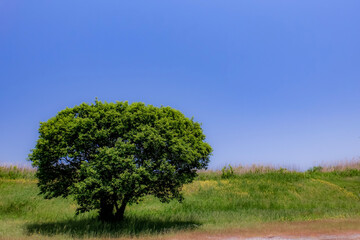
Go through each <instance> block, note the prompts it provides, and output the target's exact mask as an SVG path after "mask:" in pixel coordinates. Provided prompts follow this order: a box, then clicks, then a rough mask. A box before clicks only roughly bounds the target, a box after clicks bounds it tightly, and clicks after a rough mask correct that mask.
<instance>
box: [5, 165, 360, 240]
mask: <svg viewBox="0 0 360 240" xmlns="http://www.w3.org/2000/svg"><path fill="white" fill-rule="evenodd" d="M357 166H360V164H359V165H355V166H352V167H351V168H346V167H345V168H313V169H311V170H310V171H307V172H295V171H287V170H286V169H277V170H276V169H272V168H266V167H251V168H246V169H245V168H241V167H237V168H234V169H233V172H234V173H233V174H228V175H226V174H225V175H224V176H226V177H222V172H221V171H217V172H214V171H203V172H201V173H200V174H199V177H198V179H197V180H196V181H194V182H193V183H192V184H188V185H185V186H184V188H183V191H184V194H185V201H184V202H183V203H182V204H180V203H178V202H176V201H173V202H170V203H169V204H163V203H160V202H159V201H158V200H157V199H154V198H152V197H148V198H146V199H145V201H143V202H141V203H140V204H137V205H132V206H128V207H127V209H126V212H125V221H124V222H122V223H102V222H100V221H98V220H97V219H96V217H95V216H96V213H95V212H90V213H87V214H83V215H79V216H75V209H76V204H75V203H74V202H73V201H72V200H71V199H61V198H59V199H52V200H44V199H43V198H42V196H39V195H38V189H37V186H36V179H35V177H34V170H29V169H22V168H14V167H1V168H0V239H48V238H49V239H72V238H114V237H147V236H150V237H154V236H159V237H160V236H164V234H165V235H166V234H176V233H178V232H184V233H188V232H196V231H199V232H203V231H223V230H226V229H232V230H234V229H240V228H241V229H244V228H252V227H254V226H256V225H258V224H272V223H279V222H280V223H283V222H306V221H313V220H334V221H336V220H341V219H350V220H351V221H352V222H353V224H354V226H356V225H358V226H359V229H358V230H359V231H360V224H359V223H360V170H359V168H358V167H357ZM228 172H229V169H227V170H224V173H228Z"/></svg>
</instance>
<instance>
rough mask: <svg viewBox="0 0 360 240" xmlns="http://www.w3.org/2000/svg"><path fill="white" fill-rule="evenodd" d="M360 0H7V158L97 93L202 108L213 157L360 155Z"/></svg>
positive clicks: (20, 154) (197, 111)
mask: <svg viewBox="0 0 360 240" xmlns="http://www.w3.org/2000/svg"><path fill="white" fill-rule="evenodd" d="M359 11H360V1H357V0H347V1H340V0H338V1H333V0H317V1H313V0H301V1H289V0H282V1H280V0H272V1H265V0H262V1H256V0H252V1H238V0H234V1H231V0H228V1H223V0H218V1H212V0H206V1H205V0H199V1H194V0H182V1H168V0H164V1H115V0H114V1H89V0H87V1H67V0H63V1H44V0H39V1H17V0H2V1H0V104H1V110H2V111H1V112H2V114H1V117H0V133H1V134H0V164H20V165H26V164H29V163H28V162H27V161H26V158H27V154H28V153H29V152H30V149H31V148H33V147H34V146H35V143H36V140H37V136H38V135H37V129H38V127H39V122H40V121H46V120H47V119H49V118H50V117H52V116H54V115H55V114H56V113H57V112H58V111H60V110H62V109H64V108H65V107H72V106H74V105H78V104H80V103H82V102H87V103H91V102H93V101H94V99H95V97H98V98H99V100H102V101H108V102H111V101H117V100H118V101H125V100H128V101H129V102H137V101H141V102H145V103H146V104H152V105H155V106H160V105H166V106H171V107H174V108H176V109H179V110H181V111H182V112H183V113H185V115H186V116H188V117H191V116H194V118H195V120H196V121H199V122H202V124H203V125H202V126H203V129H204V132H205V134H206V136H207V141H208V142H209V143H210V144H211V146H212V147H213V148H214V153H213V156H212V158H211V163H210V167H211V168H219V167H222V166H223V165H224V164H234V165H238V164H245V165H247V164H272V165H275V166H285V167H297V168H300V169H306V168H308V167H310V166H313V165H315V164H319V163H329V162H334V161H342V160H346V159H348V160H349V159H351V158H353V157H359V156H360V121H359V119H360V101H359V100H360V28H359V23H360V14H359Z"/></svg>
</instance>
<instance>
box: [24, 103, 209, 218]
mask: <svg viewBox="0 0 360 240" xmlns="http://www.w3.org/2000/svg"><path fill="white" fill-rule="evenodd" d="M39 134H40V135H39V139H38V141H37V144H36V146H35V148H34V149H33V150H32V152H31V153H30V154H29V160H30V161H32V163H33V166H35V167H36V168H37V173H36V176H37V177H38V179H39V183H38V186H39V188H40V193H42V194H44V197H45V198H54V197H60V196H61V197H68V196H69V195H71V196H73V197H74V199H75V200H76V201H77V203H78V206H79V207H78V209H77V213H82V212H87V211H90V210H98V211H99V217H100V219H102V220H105V221H109V220H121V219H122V218H123V215H124V211H125V207H126V205H127V204H132V203H137V202H139V201H141V200H142V199H143V197H144V196H145V195H154V196H156V197H157V198H159V199H160V201H162V202H168V201H170V200H171V199H177V200H179V201H181V200H182V199H183V196H182V194H181V188H182V185H183V184H185V183H189V182H191V181H192V180H193V179H194V178H195V177H196V171H197V170H198V169H202V168H206V167H207V165H208V162H209V156H210V155H211V152H212V149H211V147H210V145H209V144H208V143H206V142H205V141H204V140H205V135H204V134H203V132H202V129H201V126H200V124H199V123H197V122H194V121H193V119H189V118H186V117H185V116H184V115H183V114H182V113H181V112H180V111H178V110H175V109H173V108H170V107H160V108H158V107H154V106H152V105H145V104H143V103H132V104H128V102H116V103H106V102H104V103H102V102H100V101H98V100H96V101H95V103H94V104H90V105H89V104H85V103H83V104H81V105H79V106H75V107H73V108H66V109H65V110H62V111H60V112H59V113H58V114H57V115H56V116H55V117H53V118H51V119H49V120H48V121H47V122H41V123H40V129H39Z"/></svg>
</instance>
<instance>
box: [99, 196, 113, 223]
mask: <svg viewBox="0 0 360 240" xmlns="http://www.w3.org/2000/svg"><path fill="white" fill-rule="evenodd" d="M113 211H114V205H113V204H111V203H109V202H108V200H107V199H101V200H100V212H99V218H100V220H101V221H112V220H113V219H114V214H113Z"/></svg>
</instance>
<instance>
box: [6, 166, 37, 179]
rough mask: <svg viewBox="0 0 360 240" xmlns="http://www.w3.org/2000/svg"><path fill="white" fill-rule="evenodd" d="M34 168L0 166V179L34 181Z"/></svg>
mask: <svg viewBox="0 0 360 240" xmlns="http://www.w3.org/2000/svg"><path fill="white" fill-rule="evenodd" d="M35 172H36V169H35V168H31V167H18V166H13V165H10V166H0V179H1V178H3V179H35Z"/></svg>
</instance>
